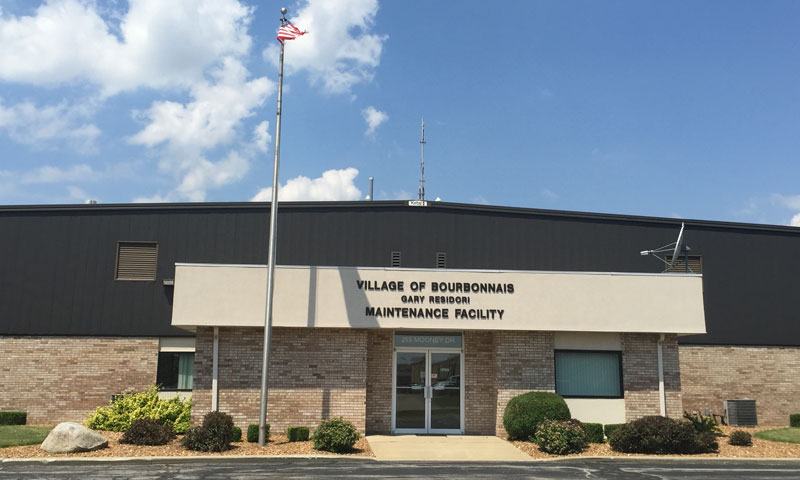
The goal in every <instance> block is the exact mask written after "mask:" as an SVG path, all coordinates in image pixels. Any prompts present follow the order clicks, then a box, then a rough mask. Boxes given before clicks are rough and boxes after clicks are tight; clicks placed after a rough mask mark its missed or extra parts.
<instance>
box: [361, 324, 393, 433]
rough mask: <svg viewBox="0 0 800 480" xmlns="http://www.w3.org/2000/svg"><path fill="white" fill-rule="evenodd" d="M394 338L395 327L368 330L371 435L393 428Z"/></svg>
mask: <svg viewBox="0 0 800 480" xmlns="http://www.w3.org/2000/svg"><path fill="white" fill-rule="evenodd" d="M393 338H394V334H393V332H392V331H391V330H378V329H372V330H369V331H368V332H367V407H366V414H367V425H366V427H367V435H375V434H384V435H385V434H389V433H391V430H392V374H393V372H392V355H393V353H394V339H393Z"/></svg>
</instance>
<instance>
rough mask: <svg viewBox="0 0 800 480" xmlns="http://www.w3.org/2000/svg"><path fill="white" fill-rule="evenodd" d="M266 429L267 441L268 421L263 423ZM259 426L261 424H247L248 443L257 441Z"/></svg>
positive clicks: (267, 439)
mask: <svg viewBox="0 0 800 480" xmlns="http://www.w3.org/2000/svg"><path fill="white" fill-rule="evenodd" d="M264 427H265V430H266V432H265V433H266V437H267V438H266V439H265V440H266V441H268V442H269V423H267V424H266V425H264ZM260 428H261V425H256V424H251V425H248V426H247V441H248V442H250V443H255V442H257V441H258V431H259V429H260Z"/></svg>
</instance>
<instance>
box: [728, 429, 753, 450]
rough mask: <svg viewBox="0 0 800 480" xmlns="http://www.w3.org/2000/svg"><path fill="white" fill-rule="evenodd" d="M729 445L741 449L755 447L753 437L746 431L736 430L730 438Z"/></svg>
mask: <svg viewBox="0 0 800 480" xmlns="http://www.w3.org/2000/svg"><path fill="white" fill-rule="evenodd" d="M728 443H730V444H731V445H736V446H739V447H749V446H751V445H753V437H751V436H750V434H749V433H747V432H745V431H744V430H734V431H733V432H731V434H730V436H729V437H728Z"/></svg>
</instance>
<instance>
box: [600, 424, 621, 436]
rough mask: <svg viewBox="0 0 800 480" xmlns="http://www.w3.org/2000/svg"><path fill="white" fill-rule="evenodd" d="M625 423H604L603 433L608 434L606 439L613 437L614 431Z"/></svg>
mask: <svg viewBox="0 0 800 480" xmlns="http://www.w3.org/2000/svg"><path fill="white" fill-rule="evenodd" d="M623 425H625V424H624V423H609V424H608V425H603V433H604V434H605V435H606V439H608V438H611V434H612V433H614V432H615V431H616V430H617V429H618V428H619V427H621V426H623Z"/></svg>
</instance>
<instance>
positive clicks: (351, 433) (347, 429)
mask: <svg viewBox="0 0 800 480" xmlns="http://www.w3.org/2000/svg"><path fill="white" fill-rule="evenodd" d="M359 437H361V435H359V433H358V431H357V430H356V427H354V426H353V424H352V423H350V422H348V421H347V420H345V419H343V418H341V417H339V418H334V419H331V420H328V421H325V422H322V423H321V424H320V425H319V426H318V427H317V429H316V430H314V448H315V449H317V450H326V451H329V452H335V453H341V452H347V451H350V450H352V449H353V445H355V444H356V441H358V439H359Z"/></svg>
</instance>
